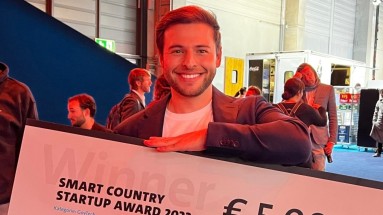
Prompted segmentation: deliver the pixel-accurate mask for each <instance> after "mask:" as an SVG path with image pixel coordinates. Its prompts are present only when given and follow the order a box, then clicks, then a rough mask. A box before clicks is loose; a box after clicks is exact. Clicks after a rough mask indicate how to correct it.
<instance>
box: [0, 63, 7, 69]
mask: <svg viewBox="0 0 383 215" xmlns="http://www.w3.org/2000/svg"><path fill="white" fill-rule="evenodd" d="M6 69H7V66H6V65H5V63H2V62H0V70H1V71H5V70H6Z"/></svg>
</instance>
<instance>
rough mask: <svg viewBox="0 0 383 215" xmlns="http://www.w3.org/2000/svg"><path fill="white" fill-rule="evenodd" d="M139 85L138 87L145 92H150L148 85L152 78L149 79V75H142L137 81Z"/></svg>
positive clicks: (150, 84)
mask: <svg viewBox="0 0 383 215" xmlns="http://www.w3.org/2000/svg"><path fill="white" fill-rule="evenodd" d="M139 82H140V83H139V84H140V85H139V87H140V88H141V90H142V91H143V92H145V93H148V92H150V86H152V80H151V79H150V76H149V75H148V76H144V78H143V81H139Z"/></svg>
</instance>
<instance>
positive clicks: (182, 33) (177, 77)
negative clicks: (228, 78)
mask: <svg viewBox="0 0 383 215" xmlns="http://www.w3.org/2000/svg"><path fill="white" fill-rule="evenodd" d="M219 29H220V27H219V25H218V23H217V20H216V18H215V16H214V15H213V14H212V13H210V12H208V11H206V10H204V9H202V8H200V7H197V6H185V7H181V8H178V9H176V10H172V11H170V12H168V13H167V14H166V15H164V16H163V17H162V19H161V20H160V21H159V23H158V25H157V27H156V44H157V48H158V53H159V55H160V61H161V65H162V68H163V70H162V71H163V73H164V76H165V78H166V80H167V81H168V83H169V85H170V87H171V93H170V94H168V95H167V96H166V97H165V98H164V99H161V100H159V101H158V102H156V103H155V104H153V105H151V106H150V107H148V108H147V109H145V110H143V111H141V112H139V113H137V114H135V115H133V116H132V117H129V118H128V119H126V120H124V121H123V122H122V123H121V124H119V125H118V126H117V127H116V128H115V130H114V131H115V132H116V133H118V134H122V135H128V136H132V137H138V138H142V139H145V140H144V144H145V145H146V146H148V147H153V148H155V149H156V150H157V151H159V152H170V151H206V152H208V153H212V154H213V155H216V156H224V157H239V158H242V159H245V160H251V161H256V162H262V163H273V164H286V165H297V164H300V163H304V162H307V160H309V159H310V155H311V143H310V139H309V135H308V131H307V129H306V126H305V125H304V124H303V123H302V122H301V121H300V120H298V119H294V118H292V117H289V116H286V115H285V114H283V113H282V112H281V111H280V110H278V109H277V108H276V107H274V106H273V105H271V104H270V103H268V102H267V101H266V100H265V99H264V98H262V97H260V96H251V97H247V98H243V99H236V98H234V97H231V96H227V95H225V94H223V93H222V92H220V91H219V90H218V89H217V88H215V87H214V86H213V85H212V81H213V79H214V76H215V74H216V69H217V68H218V67H219V66H220V64H221V56H222V47H221V34H220V31H219ZM281 131H283V133H282V132H281ZM286 133H288V134H289V135H285V134H286Z"/></svg>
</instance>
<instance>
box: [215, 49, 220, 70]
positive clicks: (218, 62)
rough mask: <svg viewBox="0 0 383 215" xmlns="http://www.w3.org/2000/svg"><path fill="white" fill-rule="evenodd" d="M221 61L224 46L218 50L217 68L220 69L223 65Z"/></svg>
mask: <svg viewBox="0 0 383 215" xmlns="http://www.w3.org/2000/svg"><path fill="white" fill-rule="evenodd" d="M221 59H222V46H220V47H219V48H217V59H216V62H215V67H217V68H218V67H219V66H220V65H221Z"/></svg>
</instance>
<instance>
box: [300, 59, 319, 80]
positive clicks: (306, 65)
mask: <svg viewBox="0 0 383 215" xmlns="http://www.w3.org/2000/svg"><path fill="white" fill-rule="evenodd" d="M306 67H309V68H310V70H311V71H312V72H313V73H314V75H315V80H318V79H319V77H318V74H317V72H316V71H315V69H314V68H313V67H312V66H311V65H310V64H308V63H302V64H301V65H299V66H298V68H297V71H296V72H299V73H302V70H303V69H304V68H306Z"/></svg>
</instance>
